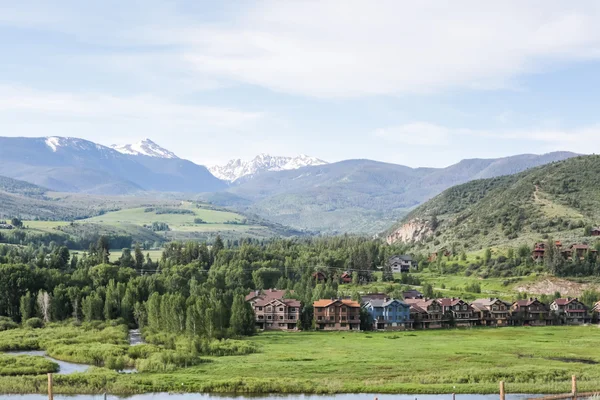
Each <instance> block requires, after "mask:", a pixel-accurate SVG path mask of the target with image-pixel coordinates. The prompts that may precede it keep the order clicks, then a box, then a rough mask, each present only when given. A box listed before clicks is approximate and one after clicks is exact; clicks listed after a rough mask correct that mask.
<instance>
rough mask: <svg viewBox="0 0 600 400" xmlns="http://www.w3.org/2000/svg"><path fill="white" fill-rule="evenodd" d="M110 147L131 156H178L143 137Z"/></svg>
mask: <svg viewBox="0 0 600 400" xmlns="http://www.w3.org/2000/svg"><path fill="white" fill-rule="evenodd" d="M110 147H111V148H112V149H114V150H116V151H118V152H119V153H122V154H128V155H132V156H148V157H157V158H179V157H177V156H176V155H175V154H173V153H172V152H170V151H169V150H167V149H165V148H164V147H160V146H159V145H157V144H156V143H154V142H153V141H152V140H150V139H144V140H142V141H140V142H137V143H134V144H124V145H116V144H113V145H112V146H110Z"/></svg>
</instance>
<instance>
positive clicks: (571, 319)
mask: <svg viewBox="0 0 600 400" xmlns="http://www.w3.org/2000/svg"><path fill="white" fill-rule="evenodd" d="M550 310H551V311H552V312H553V313H554V314H555V315H556V316H557V317H558V322H560V323H561V324H565V325H581V324H586V323H588V322H590V321H591V317H590V314H589V312H588V308H587V307H586V306H585V304H583V303H582V302H581V301H579V300H578V299H577V298H570V297H567V298H566V299H556V300H554V301H553V302H552V304H550Z"/></svg>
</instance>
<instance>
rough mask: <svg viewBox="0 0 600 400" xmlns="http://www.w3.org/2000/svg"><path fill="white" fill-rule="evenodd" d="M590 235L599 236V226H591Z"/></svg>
mask: <svg viewBox="0 0 600 400" xmlns="http://www.w3.org/2000/svg"><path fill="white" fill-rule="evenodd" d="M592 236H600V228H599V227H595V228H592Z"/></svg>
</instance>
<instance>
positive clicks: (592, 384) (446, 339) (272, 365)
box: [0, 326, 600, 393]
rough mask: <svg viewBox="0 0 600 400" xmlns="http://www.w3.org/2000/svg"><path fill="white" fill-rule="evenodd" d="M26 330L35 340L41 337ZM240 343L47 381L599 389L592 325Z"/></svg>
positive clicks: (205, 388) (390, 389)
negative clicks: (157, 363)
mask: <svg viewBox="0 0 600 400" xmlns="http://www.w3.org/2000/svg"><path fill="white" fill-rule="evenodd" d="M46 329H47V328H46ZM46 329H44V330H46ZM36 334H37V335H40V334H41V335H42V336H41V337H42V338H43V332H37V333H36ZM18 335H19V332H18V331H13V332H2V333H0V345H2V343H3V340H4V337H6V338H11V337H18ZM48 335H50V337H51V336H52V332H51V331H49V332H48ZM97 337H98V338H102V337H103V336H102V335H97ZM245 340H246V341H249V342H250V343H252V344H254V345H255V346H257V347H258V350H259V351H258V352H257V353H254V354H249V355H243V356H226V357H207V361H208V362H205V363H202V364H200V365H197V366H193V367H188V368H181V369H176V370H174V371H171V372H169V373H160V372H153V373H138V374H133V375H131V374H125V375H123V374H116V373H111V372H108V371H107V370H104V371H105V372H102V371H103V370H102V369H94V370H92V371H90V372H87V373H83V374H78V375H77V378H75V377H74V376H73V378H71V379H62V378H60V377H57V378H56V384H57V390H58V391H59V392H81V393H83V392H88V391H93V390H94V388H95V387H97V385H98V382H99V381H100V380H101V381H102V382H103V383H102V385H105V386H104V387H105V388H106V389H107V390H108V391H109V392H112V393H132V392H159V391H186V392H228V393H232V392H246V393H247V392H254V393H284V392H285V393H289V392H305V393H336V392H345V393H361V392H363V393H451V392H456V393H496V392H497V390H498V381H500V380H504V381H505V382H506V388H507V391H508V392H509V393H563V392H564V393H567V392H569V391H570V380H571V375H577V376H578V377H579V382H578V383H579V389H580V390H581V391H591V390H598V389H599V388H600V387H599V386H600V384H599V383H598V382H600V349H599V348H598V346H597V343H598V342H599V341H600V329H598V327H596V326H587V327H543V328H542V327H540V328H528V327H514V328H512V327H508V328H477V329H465V330H457V329H455V330H437V331H411V332H329V333H325V332H299V333H280V332H271V333H261V334H258V335H256V336H254V337H251V338H248V339H245ZM40 343H44V340H43V339H40ZM88 343H89V340H88ZM89 345H90V346H92V345H93V343H89ZM59 356H60V355H57V357H59ZM43 378H44V377H43V376H40V377H39V379H37V378H35V379H23V380H20V379H17V378H15V377H10V378H9V377H2V378H0V392H7V391H13V392H27V391H36V388H35V382H36V381H40V382H43ZM40 387H43V385H40ZM38 390H39V389H38Z"/></svg>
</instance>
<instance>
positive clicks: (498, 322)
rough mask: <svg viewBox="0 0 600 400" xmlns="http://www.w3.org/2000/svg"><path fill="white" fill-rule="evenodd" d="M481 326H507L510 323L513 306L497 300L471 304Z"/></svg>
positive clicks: (481, 300) (477, 301) (482, 300)
mask: <svg viewBox="0 0 600 400" xmlns="http://www.w3.org/2000/svg"><path fill="white" fill-rule="evenodd" d="M471 307H473V310H474V313H475V315H476V316H477V317H478V318H479V321H480V324H481V325H485V326H507V325H509V322H510V308H511V304H510V303H507V302H506V301H502V300H500V299H497V298H487V299H477V300H475V301H474V302H472V303H471Z"/></svg>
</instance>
